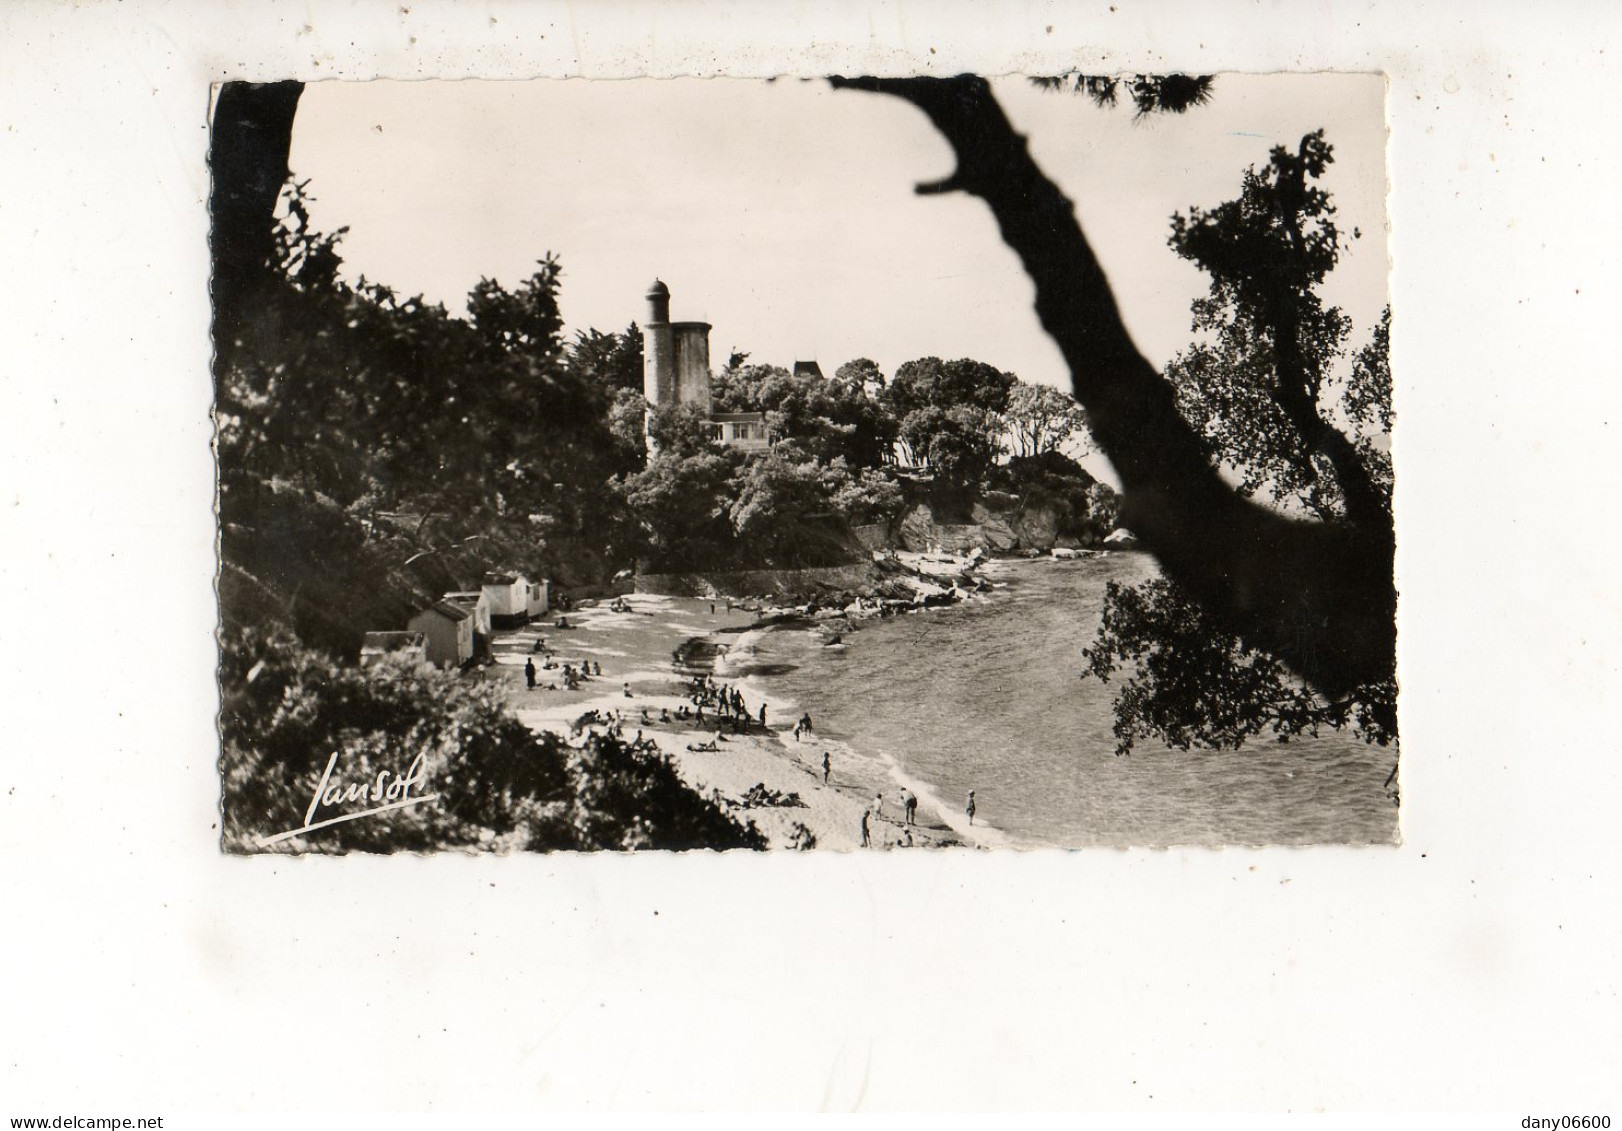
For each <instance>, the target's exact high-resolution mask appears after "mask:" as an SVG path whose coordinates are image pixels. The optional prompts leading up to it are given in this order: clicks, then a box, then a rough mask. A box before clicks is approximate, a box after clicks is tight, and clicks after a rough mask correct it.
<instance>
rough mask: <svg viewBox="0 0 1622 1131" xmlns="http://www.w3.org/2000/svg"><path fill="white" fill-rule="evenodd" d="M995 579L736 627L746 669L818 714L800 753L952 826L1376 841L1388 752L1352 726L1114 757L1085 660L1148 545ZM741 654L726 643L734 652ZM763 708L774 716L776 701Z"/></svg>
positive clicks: (1091, 834)
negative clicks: (893, 605) (813, 616)
mask: <svg viewBox="0 0 1622 1131" xmlns="http://www.w3.org/2000/svg"><path fill="white" fill-rule="evenodd" d="M991 568H992V577H993V580H994V581H995V582H996V583H997V588H996V589H995V591H994V592H993V593H991V594H990V595H987V596H983V597H976V598H974V599H972V600H970V601H967V602H965V603H963V604H959V605H955V606H951V607H947V608H942V609H935V610H928V611H924V612H919V613H913V614H909V615H907V616H900V617H891V618H886V619H883V620H871V621H866V622H863V624H862V627H861V628H860V629H859V630H857V631H854V632H850V633H847V634H845V636H844V638H843V640H842V642H841V643H839V644H837V645H834V646H831V647H830V646H828V645H827V644H826V643H825V642H824V641H825V639H826V637H825V636H824V635H823V634H819V633H815V632H807V631H804V630H803V629H802V630H798V631H793V630H773V631H767V632H764V633H759V634H755V633H751V634H750V636H751V639H750V640H749V642H748V644H747V646H746V647H747V649H748V651H749V652H750V653H751V654H750V656H749V657H748V666H749V667H750V668H751V669H753V672H754V674H752V675H751V676H750V679H749V683H750V684H751V685H752V686H754V687H756V688H758V689H759V691H760V692H761V693H762V694H763V695H764V696H765V698H766V699H767V700H768V701H777V702H779V703H783V704H785V705H787V704H792V705H793V709H794V710H795V711H796V712H799V711H802V710H803V711H805V712H807V713H809V714H810V715H811V717H812V722H813V724H814V726H815V728H816V729H815V731H814V732H813V735H812V736H811V737H809V738H807V739H805V740H803V741H802V742H801V743H800V744H798V746H799V747H801V748H803V756H804V760H805V761H807V762H811V763H816V762H818V761H820V757H821V752H822V750H823V749H831V750H833V751H834V754H833V759H834V761H835V774H834V777H835V783H836V784H840V783H841V782H843V783H844V784H846V785H847V786H852V787H854V788H858V789H864V790H872V791H874V792H878V791H886V792H887V793H893V791H894V790H895V789H896V788H897V786H898V785H900V784H908V785H909V786H911V787H912V788H913V789H914V791H915V792H918V793H919V794H920V796H921V797H923V799H924V802H925V804H924V809H925V812H926V814H927V815H928V816H930V817H931V818H932V822H931V823H934V820H935V819H938V818H936V814H937V813H938V814H940V815H942V816H944V817H946V818H947V819H948V820H947V822H946V823H949V824H951V825H953V826H960V825H961V823H962V821H963V820H964V815H963V806H964V801H965V799H966V797H967V795H968V791H969V790H971V789H973V790H975V791H976V805H977V813H976V818H975V824H976V825H977V826H978V825H980V824H982V823H985V824H989V825H990V826H992V828H993V829H994V830H995V831H994V832H993V833H992V837H991V839H992V840H993V842H997V841H1006V842H1008V843H1012V844H1016V845H1023V846H1031V847H1037V846H1045V845H1056V846H1083V845H1097V844H1109V845H1221V844H1231V845H1254V844H1330V843H1350V844H1365V843H1390V842H1392V841H1394V840H1395V839H1396V837H1397V810H1396V807H1395V806H1394V804H1393V802H1392V800H1391V797H1390V796H1389V795H1388V794H1387V792H1386V790H1385V789H1384V785H1385V782H1386V779H1387V777H1388V775H1389V774H1390V773H1391V769H1392V767H1393V765H1394V764H1395V759H1396V751H1395V749H1394V748H1386V747H1380V746H1375V745H1370V744H1367V743H1365V742H1363V741H1362V740H1361V739H1358V738H1356V737H1355V736H1353V735H1351V734H1349V733H1334V732H1325V733H1324V734H1323V735H1321V736H1319V737H1316V738H1298V739H1292V740H1291V741H1290V742H1288V743H1280V742H1278V740H1277V739H1276V738H1274V737H1273V736H1272V735H1270V734H1263V735H1261V736H1258V737H1257V738H1254V739H1251V740H1249V741H1247V742H1246V743H1245V745H1244V746H1243V747H1242V748H1240V749H1239V750H1237V751H1234V750H1224V751H1211V750H1200V749H1194V750H1186V751H1185V750H1177V749H1174V748H1171V747H1168V746H1166V745H1165V744H1163V743H1160V742H1156V741H1152V740H1139V741H1138V742H1137V744H1136V745H1135V746H1134V747H1133V750H1132V753H1131V754H1130V755H1128V756H1124V757H1123V756H1118V755H1117V754H1116V752H1115V750H1116V739H1115V736H1114V733H1113V732H1112V729H1111V727H1112V724H1113V722H1114V711H1113V708H1112V703H1113V700H1114V697H1115V695H1116V693H1117V691H1118V690H1119V684H1118V683H1108V684H1106V683H1101V682H1100V681H1098V680H1096V679H1092V678H1084V677H1083V675H1082V669H1083V660H1082V656H1081V649H1082V648H1083V647H1085V646H1087V645H1089V644H1091V643H1092V640H1093V636H1094V633H1095V632H1096V630H1097V627H1098V623H1099V617H1100V614H1101V608H1102V604H1103V597H1104V586H1105V584H1106V583H1107V582H1109V581H1119V582H1123V583H1128V584H1130V583H1135V582H1138V581H1142V580H1144V579H1146V578H1148V577H1151V576H1153V575H1154V563H1153V560H1152V559H1151V558H1149V557H1147V556H1146V555H1142V554H1134V553H1114V554H1109V555H1106V556H1102V557H1092V558H1086V559H1083V560H1078V561H1054V560H1047V559H1043V560H1036V561H1029V562H1025V561H1020V562H999V563H994V564H993V566H992V567H991ZM743 658H744V657H742V656H739V657H738V659H739V660H742V659H743ZM777 719H778V720H780V721H782V722H787V721H788V719H787V718H784V717H783V716H782V715H781V714H779V715H778V716H777Z"/></svg>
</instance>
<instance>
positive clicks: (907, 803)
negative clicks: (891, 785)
mask: <svg viewBox="0 0 1622 1131" xmlns="http://www.w3.org/2000/svg"><path fill="white" fill-rule="evenodd" d="M901 812H902V813H903V814H904V815H905V816H906V819H907V824H909V825H911V824H914V823H915V822H914V820H913V818H914V817H916V816H917V815H918V795H917V794H915V793H913V791H912V790H910V789H907V788H906V787H904V786H903V787H902V790H901Z"/></svg>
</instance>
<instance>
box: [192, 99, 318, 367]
mask: <svg viewBox="0 0 1622 1131" xmlns="http://www.w3.org/2000/svg"><path fill="white" fill-rule="evenodd" d="M303 93H304V84H303V83H301V82H273V83H253V82H228V83H225V84H224V85H223V86H221V88H220V94H219V98H218V99H217V100H216V102H215V104H214V121H213V128H212V130H211V132H210V135H209V156H208V163H209V168H210V169H211V171H212V172H213V186H212V190H211V193H210V196H209V214H210V219H211V227H210V231H209V250H210V253H211V256H212V265H213V280H212V288H211V289H212V293H213V299H214V367H215V368H214V371H215V374H216V375H218V374H219V373H220V372H222V371H223V370H224V369H225V367H226V365H227V364H229V361H230V356H231V354H232V352H233V351H234V349H235V347H236V342H237V341H238V339H239V338H240V337H241V335H242V333H243V331H244V328H245V315H246V314H247V312H248V311H249V310H251V309H252V307H253V295H254V293H255V292H256V291H257V289H258V288H259V287H260V286H261V285H262V283H263V279H264V276H265V273H266V271H267V270H268V269H269V267H270V265H271V263H270V261H271V256H272V253H273V251H274V248H275V241H274V238H273V235H272V233H273V232H274V230H275V213H276V198H277V195H278V194H279V193H280V192H281V189H282V184H283V182H285V181H286V180H287V171H288V170H287V154H288V151H289V149H290V148H291V146H292V141H293V115H294V113H295V111H296V110H297V109H298V100H299V95H301V94H303Z"/></svg>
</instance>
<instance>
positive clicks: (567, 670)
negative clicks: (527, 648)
mask: <svg viewBox="0 0 1622 1131" xmlns="http://www.w3.org/2000/svg"><path fill="white" fill-rule="evenodd" d="M540 645H541V642H540V641H536V650H537V651H540V650H541V647H540ZM541 660H542V663H541V667H540V668H539V669H537V668H536V667H535V658H534V657H533V656H530V657H527V658H526V659H525V660H524V686H525V687H527V688H528V689H529V690H531V691H534V690H535V689H536V688H537V687H538V686H540V682H539V674H540V672H541V671H557V672H559V673H560V674H559V676H558V678H559V679H561V680H562V681H563V690H565V691H578V690H579V689H580V684H581V682H582V681H584V680H588V679H591V678H592V676H593V675H597V676H601V675H602V674H603V665H601V664H599V663H597V662H596V661H594V660H581V661H580V666H579V667H578V668H576V667H575V666H574V664H573V663H570V662H569V661H567V660H566V661H564V662H563V664H562V665H561V666H560V665H559V664H558V662H557V660H556V659H554V658H553V657H552V654H551V653H550V652H543V653H542V656H541ZM557 689H558V685H557V684H555V683H549V684H547V685H546V690H547V691H556V690H557Z"/></svg>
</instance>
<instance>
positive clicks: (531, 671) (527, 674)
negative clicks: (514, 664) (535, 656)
mask: <svg viewBox="0 0 1622 1131" xmlns="http://www.w3.org/2000/svg"><path fill="white" fill-rule="evenodd" d="M524 682H525V683H527V684H529V689H530V690H531V691H534V690H535V661H534V660H525V661H524Z"/></svg>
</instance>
